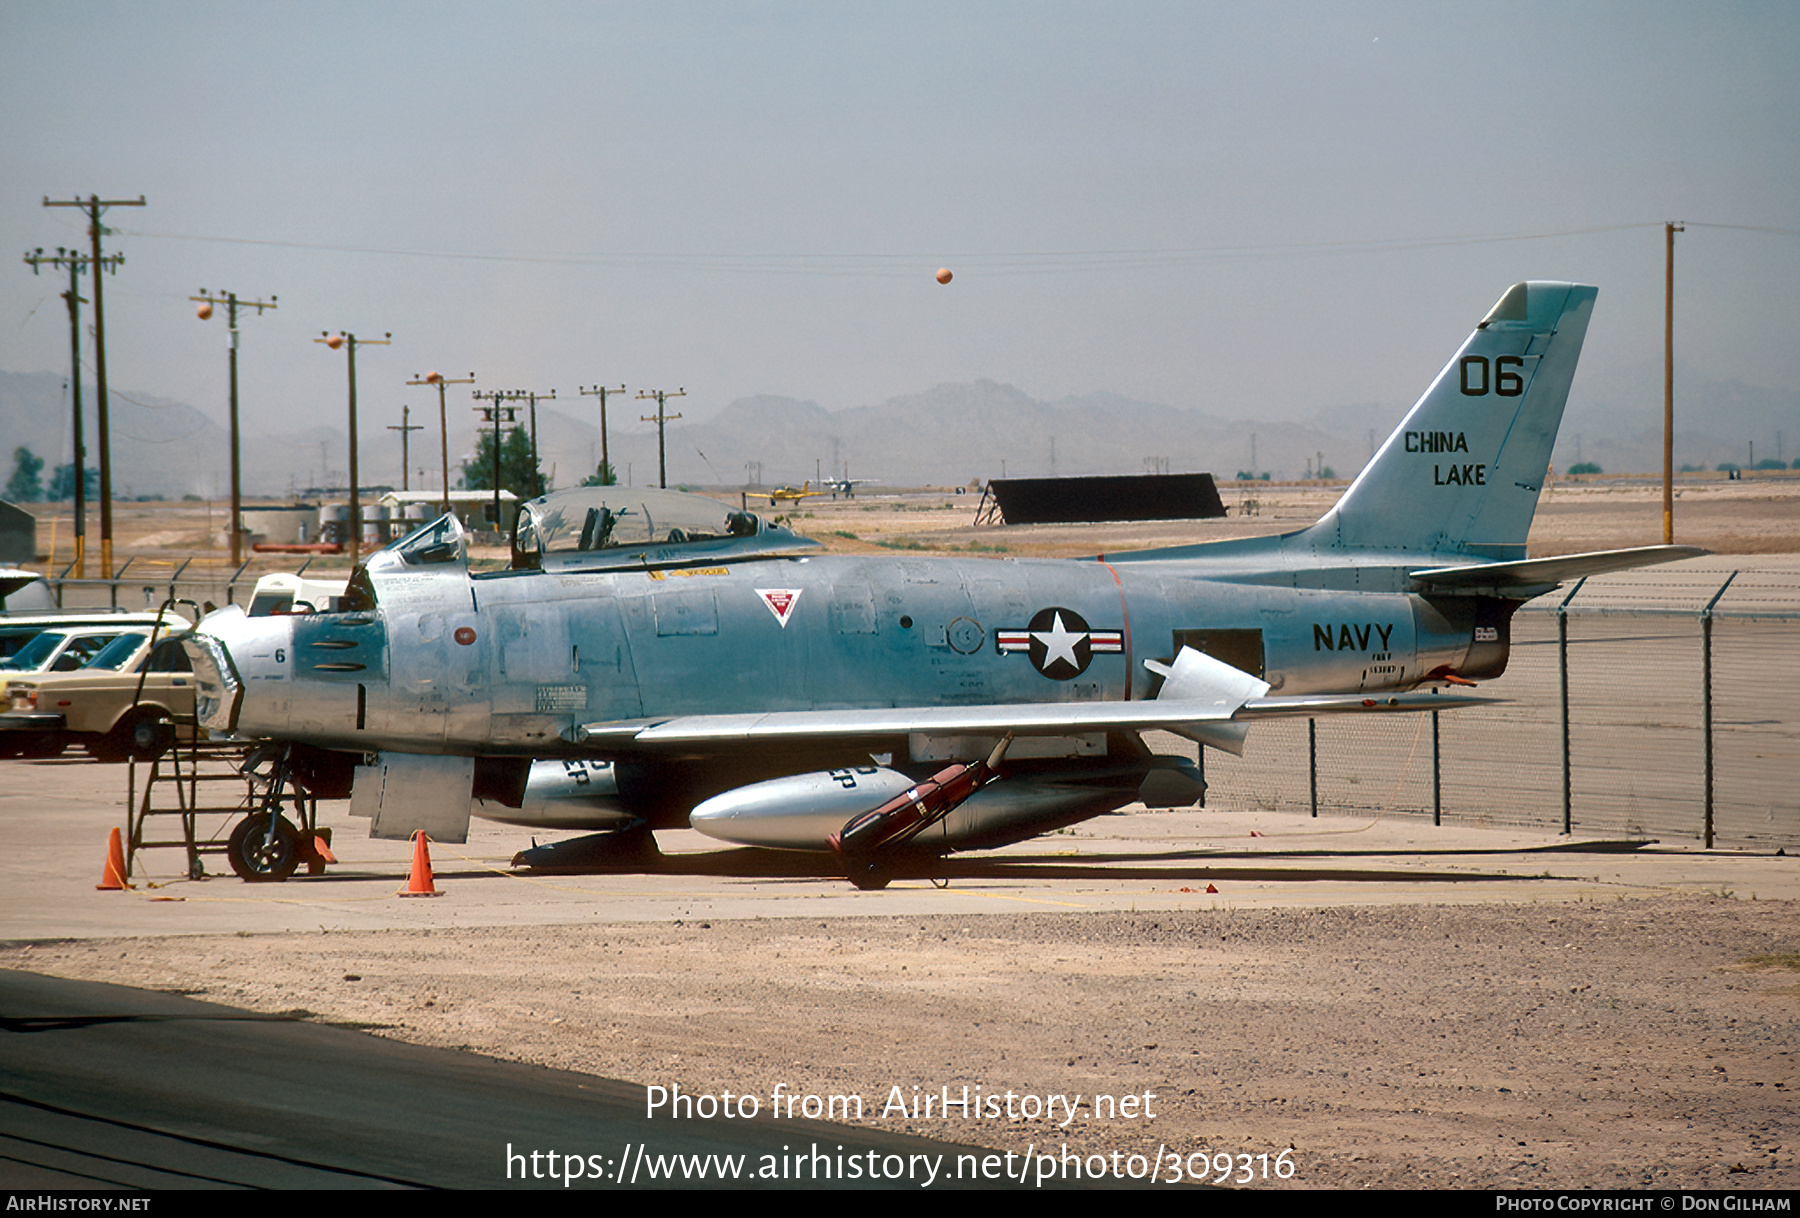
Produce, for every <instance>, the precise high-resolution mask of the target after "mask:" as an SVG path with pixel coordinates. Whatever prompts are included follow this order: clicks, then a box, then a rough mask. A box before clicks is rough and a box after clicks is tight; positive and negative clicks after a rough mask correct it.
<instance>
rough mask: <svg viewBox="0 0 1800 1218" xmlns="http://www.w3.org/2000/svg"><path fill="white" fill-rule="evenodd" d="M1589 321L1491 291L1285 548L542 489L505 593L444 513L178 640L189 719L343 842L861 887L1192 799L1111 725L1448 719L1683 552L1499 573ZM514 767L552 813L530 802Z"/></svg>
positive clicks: (282, 841) (1180, 768) (267, 821)
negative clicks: (1599, 580) (791, 521)
mask: <svg viewBox="0 0 1800 1218" xmlns="http://www.w3.org/2000/svg"><path fill="white" fill-rule="evenodd" d="M1595 295H1596V290H1595V289H1594V288H1592V287H1586V286H1583V285H1580V284H1572V283H1553V282H1529V283H1519V284H1515V285H1513V286H1512V287H1510V288H1508V289H1507V290H1506V292H1505V293H1504V294H1503V295H1502V296H1501V298H1500V300H1499V302H1498V303H1497V304H1496V305H1495V306H1494V307H1493V308H1492V309H1490V310H1489V311H1488V312H1487V314H1486V315H1485V316H1484V317H1483V318H1482V319H1481V321H1480V322H1479V324H1477V325H1476V326H1475V328H1474V330H1473V331H1472V332H1471V333H1470V334H1469V337H1468V338H1467V340H1466V341H1464V342H1463V344H1462V345H1461V347H1459V348H1458V350H1457V351H1456V353H1455V354H1454V355H1453V356H1451V358H1450V362H1449V363H1448V364H1446V365H1445V367H1444V370H1443V371H1442V372H1441V373H1439V374H1438V376H1437V378H1436V379H1435V380H1434V381H1432V383H1431V385H1430V386H1429V387H1428V388H1427V389H1426V390H1425V393H1424V395H1423V396H1422V397H1420V398H1419V400H1418V402H1417V404H1415V405H1414V406H1413V407H1412V409H1411V410H1410V411H1409V412H1408V413H1407V415H1406V417H1405V418H1404V419H1403V420H1402V421H1401V423H1400V425H1399V427H1398V428H1396V429H1395V431H1394V433H1393V434H1392V435H1391V436H1389V437H1388V439H1387V442H1386V443H1385V444H1384V445H1383V446H1382V447H1381V449H1380V451H1379V452H1377V453H1376V455H1375V457H1374V459H1373V460H1371V461H1370V462H1369V464H1368V466H1367V467H1366V468H1365V469H1364V470H1363V471H1362V473H1361V474H1360V475H1358V477H1357V478H1356V480H1355V481H1354V482H1353V483H1352V484H1351V486H1350V488H1349V489H1348V490H1347V491H1345V492H1344V494H1343V496H1342V497H1341V498H1340V499H1339V500H1338V502H1337V503H1336V504H1335V505H1334V506H1333V507H1332V508H1331V510H1330V511H1328V512H1327V513H1326V514H1325V515H1324V517H1323V518H1322V519H1320V520H1319V521H1318V522H1317V523H1315V524H1313V525H1311V526H1309V527H1307V528H1304V529H1300V530H1298V531H1297V532H1293V533H1288V534H1284V535H1282V536H1276V537H1257V538H1243V539H1237V540H1230V541H1220V542H1213V543H1209V544H1197V545H1185V546H1176V547H1173V548H1169V549H1158V550H1146V551H1137V552H1132V553H1123V554H1105V555H1100V556H1096V557H1094V558H1091V559H1084V560H1062V559H1043V560H1036V559H1024V558H982V557H975V556H957V557H944V558H928V557H907V556H899V555H895V556H887V555H866V556H865V555H826V554H823V553H821V552H820V550H821V548H820V547H819V546H818V544H817V543H816V542H812V541H809V540H808V539H806V538H803V537H800V536H797V535H796V534H794V533H792V532H790V531H788V530H787V529H784V528H780V527H777V526H774V525H771V524H769V523H767V522H765V521H763V520H761V519H759V518H757V517H756V516H754V515H751V514H750V513H747V512H739V511H733V510H731V509H729V508H728V507H726V506H725V505H722V504H720V503H717V502H715V501H712V500H707V499H700V498H696V497H692V496H682V495H675V494H672V493H669V492H654V491H634V490H629V489H626V488H621V487H616V486H614V487H594V488H586V489H581V490H571V491H561V492H557V493H555V494H551V495H548V496H545V497H543V498H539V499H534V500H532V501H531V502H529V503H526V504H524V505H523V506H522V508H521V509H520V512H519V516H518V526H517V530H516V532H515V534H514V537H513V549H512V564H511V569H509V570H505V571H497V572H479V573H478V572H472V571H470V570H469V567H468V561H467V554H466V544H465V540H464V537H463V534H462V530H461V528H460V527H459V526H458V524H457V522H456V519H455V517H453V516H446V517H444V518H442V519H440V520H438V521H436V522H434V523H432V524H430V525H427V526H425V527H424V528H421V529H419V530H418V531H417V532H415V533H413V534H412V535H411V536H409V537H407V538H406V539H404V540H403V541H401V542H399V543H397V544H396V545H394V546H393V547H391V548H389V549H387V550H383V551H381V552H379V553H377V554H374V555H372V556H371V557H370V558H369V559H368V560H367V562H366V563H364V565H363V566H362V567H361V568H360V569H359V570H357V572H356V573H355V575H354V576H353V577H352V579H351V581H350V587H349V591H348V593H347V595H346V597H345V598H344V601H343V602H342V604H341V607H340V608H339V610H338V611H336V612H328V613H315V614H310V615H305V616H298V617H273V618H250V617H246V616H245V615H244V614H243V612H242V611H241V610H237V609H233V608H226V609H221V610H218V611H217V612H214V613H212V614H210V615H208V616H207V617H206V618H205V619H204V620H203V621H202V622H201V623H200V625H199V627H198V629H197V630H196V632H195V633H194V634H193V635H192V636H190V641H189V642H188V644H187V645H188V646H189V648H190V649H191V651H192V654H193V660H194V668H195V672H196V674H197V676H198V677H199V678H200V701H199V715H200V718H201V721H202V722H203V723H204V724H205V725H206V726H207V727H208V728H209V729H210V730H211V731H213V732H214V733H228V734H233V735H235V736H238V737H242V738H252V739H264V740H268V741H272V742H276V743H277V744H278V745H279V746H280V747H278V748H277V749H276V750H275V751H277V752H279V753H280V755H281V758H282V760H281V763H280V765H281V767H282V772H283V774H284V775H285V777H286V778H287V780H289V781H295V782H299V783H301V784H303V785H304V786H305V787H307V788H308V789H310V790H312V791H313V792H314V793H315V794H317V795H319V796H321V797H327V798H329V797H338V798H341V797H343V796H344V795H349V796H350V798H351V809H352V811H353V812H356V813H358V814H361V815H367V816H369V817H370V818H371V831H372V833H373V834H374V835H375V836H378V837H399V838H404V837H407V836H409V835H410V834H412V833H413V831H414V830H420V829H422V830H424V831H426V832H427V833H429V834H430V835H431V836H433V837H436V838H439V839H440V840H448V841H462V840H464V837H465V835H466V833H467V827H468V821H469V816H470V815H471V811H472V810H474V811H476V812H479V813H480V814H481V815H484V816H490V817H494V818H496V819H502V820H507V821H511V822H515V823H520V824H528V825H536V826H542V827H557V828H581V829H597V830H609V831H611V832H613V833H614V834H615V835H616V840H617V841H618V842H619V843H620V845H621V849H624V848H625V847H627V846H629V845H631V844H632V843H637V844H640V845H641V844H642V843H645V842H647V841H651V840H653V839H651V838H650V832H651V831H652V830H654V829H656V828H661V827H671V826H682V825H690V824H691V825H692V826H693V827H694V828H696V829H698V830H700V831H702V832H704V833H707V834H710V835H712V836H713V837H716V838H720V839H722V840H724V841H728V842H736V843H743V844H749V845H755V846H763V847H772V848H779V849H790V850H814V851H824V852H831V853H833V855H834V857H836V858H837V859H838V860H839V862H840V864H841V866H842V867H843V869H844V871H845V873H846V874H847V875H848V876H849V878H851V879H852V880H853V881H854V882H856V883H857V884H858V885H861V886H864V887H879V886H880V885H882V884H884V883H886V882H887V881H888V879H889V878H890V877H891V876H892V875H894V874H895V873H896V871H897V870H900V869H904V867H905V866H906V860H907V859H909V858H913V857H916V856H917V855H919V854H926V855H936V854H943V853H947V852H951V851H957V850H966V849H973V848H980V847H988V846H994V845H999V844H1003V843H1006V842H1012V841H1018V840H1021V839H1024V838H1028V837H1031V836H1034V835H1037V834H1041V833H1045V832H1048V831H1051V830H1054V829H1057V828H1060V827H1062V826H1064V825H1068V824H1071V823H1074V822H1076V821H1080V820H1083V819H1086V818H1088V817H1092V816H1096V815H1099V814H1101V813H1104V812H1108V811H1112V810H1114V809H1117V808H1120V807H1123V806H1125V805H1126V804H1129V803H1132V802H1134V801H1136V802H1142V803H1144V804H1146V805H1148V806H1151V807H1186V806H1192V805H1195V804H1198V803H1200V802H1201V800H1202V797H1203V794H1204V791H1205V784H1204V782H1203V781H1202V780H1201V777H1200V774H1199V772H1198V769H1197V767H1196V766H1195V765H1194V763H1193V762H1191V761H1189V760H1188V759H1186V758H1185V757H1179V756H1166V755H1158V754H1156V753H1154V752H1152V751H1151V750H1150V749H1149V748H1148V747H1147V746H1146V745H1145V743H1144V741H1143V739H1142V733H1143V732H1145V731H1147V730H1149V729H1161V730H1166V731H1170V732H1175V733H1178V734H1180V735H1183V736H1186V737H1188V738H1189V739H1191V740H1195V741H1198V742H1200V744H1202V745H1203V746H1205V747H1209V748H1215V749H1222V750H1224V751H1226V752H1230V753H1241V752H1242V750H1243V748H1244V743H1245V737H1246V733H1247V732H1248V731H1249V730H1250V729H1251V728H1252V727H1253V726H1254V724H1256V723H1257V722H1259V721H1260V720H1263V719H1266V718H1270V717H1277V716H1315V715H1327V714H1382V713H1387V712H1390V711H1418V710H1436V709H1442V708H1447V707H1452V706H1456V705H1459V704H1462V703H1465V702H1468V701H1471V700H1472V699H1471V698H1470V696H1469V695H1467V694H1465V693H1457V692H1451V690H1452V689H1453V688H1454V687H1457V686H1463V685H1467V684H1469V683H1471V682H1475V681H1482V680H1488V679H1491V678H1494V677H1498V676H1499V675H1500V674H1501V673H1502V672H1503V671H1504V670H1505V668H1506V663H1507V655H1508V650H1509V643H1510V624H1511V621H1512V616H1513V613H1514V611H1515V610H1516V609H1517V608H1518V607H1519V606H1520V605H1521V604H1523V603H1524V602H1525V601H1527V600H1529V599H1531V598H1532V597H1535V596H1539V595H1541V594H1543V593H1545V592H1547V591H1549V590H1551V589H1552V588H1554V587H1555V586H1556V585H1557V583H1558V582H1559V581H1562V580H1566V579H1571V578H1575V577H1578V576H1582V575H1590V574H1597V573H1600V572H1606V571H1618V570H1624V569H1627V568H1631V567H1639V566H1645V565H1648V564H1651V563H1660V562H1667V561H1670V560H1672V559H1677V558H1684V557H1688V556H1691V555H1694V554H1698V553H1701V552H1702V551H1699V550H1696V549H1694V548H1692V547H1687V546H1649V547H1644V548H1641V549H1631V550H1615V551H1607V552H1603V553H1594V554H1579V555H1571V556H1564V557H1555V558H1535V559H1534V558H1528V557H1527V556H1526V550H1525V542H1526V535H1527V532H1528V530H1529V529H1530V526H1531V519H1532V515H1533V512H1534V511H1535V509H1536V505H1537V501H1538V494H1539V490H1540V488H1541V486H1542V484H1543V481H1544V478H1545V473H1546V470H1547V469H1548V467H1549V463H1550V451H1551V446H1552V444H1553V443H1554V441H1555V438H1556V431H1557V427H1558V425H1559V423H1560V421H1561V419H1562V414H1563V407H1564V404H1565V402H1566V401H1567V398H1568V393H1569V386H1570V382H1571V380H1572V378H1573V377H1574V374H1575V366H1576V361H1577V357H1578V356H1579V355H1580V352H1581V345H1582V340H1583V337H1584V336H1585V334H1586V331H1587V325H1588V319H1589V316H1590V314H1591V312H1592V309H1593V304H1594V299H1595ZM803 489H807V488H803ZM534 759H538V762H539V769H538V772H539V774H540V775H544V774H545V773H548V775H549V777H550V779H551V780H552V781H551V783H550V784H549V785H550V786H554V785H555V783H556V782H559V781H560V782H565V783H566V784H567V785H568V786H575V787H580V788H582V789H583V790H584V791H585V792H586V794H585V796H584V797H583V798H580V799H547V798H545V797H544V795H545V789H546V784H544V783H542V782H540V783H539V784H537V786H536V788H535V791H534V786H533V783H532V772H533V761H534ZM578 780H579V781H578ZM279 786H280V784H275V788H276V789H279ZM279 812H280V809H279V807H278V806H274V805H271V806H269V807H267V808H265V809H264V811H263V812H262V814H261V815H262V816H263V817H264V819H263V820H261V821H259V822H257V823H258V829H259V831H258V833H255V834H251V835H249V836H250V838H251V839H252V841H253V845H252V847H251V849H252V850H253V851H254V857H253V858H250V859H247V860H246V862H247V864H248V865H249V866H251V867H252V868H254V869H259V870H262V871H266V872H267V873H268V874H270V875H275V874H277V873H279V872H280V871H281V870H282V868H283V867H284V866H285V867H287V868H288V869H290V870H291V867H292V863H291V861H290V860H289V858H288V856H289V855H290V854H291V853H292V851H293V849H294V847H293V845H292V838H293V829H292V826H291V825H289V824H288V823H287V820H286V818H285V817H283V816H281V815H280V814H279Z"/></svg>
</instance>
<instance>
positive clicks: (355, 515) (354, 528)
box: [313, 330, 394, 571]
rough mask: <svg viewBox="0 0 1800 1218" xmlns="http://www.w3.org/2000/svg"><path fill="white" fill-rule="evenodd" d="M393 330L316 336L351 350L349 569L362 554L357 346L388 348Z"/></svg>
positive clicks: (328, 345)
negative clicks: (378, 333)
mask: <svg viewBox="0 0 1800 1218" xmlns="http://www.w3.org/2000/svg"><path fill="white" fill-rule="evenodd" d="M393 337H394V336H393V334H392V332H389V333H386V334H383V335H382V336H381V337H380V338H362V339H359V338H357V337H356V335H354V334H350V333H347V332H345V331H342V330H340V331H338V332H337V333H336V334H324V333H322V332H321V336H320V337H318V338H315V339H313V341H314V342H315V343H324V344H325V345H326V346H327V347H330V348H331V349H332V350H333V351H336V350H337V349H338V348H339V347H345V348H348V350H349V353H350V360H349V363H350V569H351V570H352V571H355V570H356V565H357V560H358V559H360V558H361V557H362V491H361V489H360V488H359V487H358V486H357V477H356V349H357V347H359V346H361V347H387V346H391V345H392V342H393Z"/></svg>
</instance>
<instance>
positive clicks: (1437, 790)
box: [1431, 711, 1444, 825]
mask: <svg viewBox="0 0 1800 1218" xmlns="http://www.w3.org/2000/svg"><path fill="white" fill-rule="evenodd" d="M1431 823H1432V824H1434V825H1441V824H1443V823H1444V788H1443V783H1442V782H1441V780H1440V772H1439V770H1438V713H1437V712H1436V711H1432V712H1431Z"/></svg>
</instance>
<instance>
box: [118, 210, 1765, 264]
mask: <svg viewBox="0 0 1800 1218" xmlns="http://www.w3.org/2000/svg"><path fill="white" fill-rule="evenodd" d="M1689 223H1692V224H1694V225H1695V226H1696V227H1706V228H1722V229H1738V230H1742V231H1746V232H1763V233H1771V234H1776V235H1782V236H1800V230H1795V229H1786V228H1774V227H1766V226H1758V225H1748V224H1728V223H1715V224H1702V223H1701V222H1699V221H1690V222H1689ZM1661 224H1662V222H1661V221H1634V222H1627V223H1620V224H1602V225H1590V226H1585V227H1578V228H1567V229H1553V230H1546V231H1541V232H1526V233H1466V234H1451V235H1445V236H1435V237H1380V238H1360V239H1353V240H1345V241H1318V242H1286V243H1271V244H1261V245H1239V246H1174V247H1164V248H1159V247H1146V248H1128V249H1115V250H1091V249H1090V250H1015V251H969V252H962V253H957V252H949V253H946V252H945V251H942V250H934V251H929V252H918V253H914V252H901V253H876V252H866V251H865V252H852V253H804V254H796V253H757V254H740V253H718V252H711V253H708V252H687V253H675V252H668V251H640V252H624V251H601V252H593V253H576V254H528V253H490V252H477V251H466V250H428V249H402V248H395V247H384V246H355V245H336V244H331V243H328V242H308V241H280V240H272V239H265V238H253V237H223V236H209V235H203V234H192V233H160V232H148V231H145V232H133V234H132V235H134V236H140V237H149V238H155V239H161V240H169V241H201V242H214V243H220V244H228V245H257V246H268V247H272V248H280V249H301V250H319V251H326V252H333V253H345V254H373V255H379V256H384V257H398V258H440V259H448V260H457V261H478V262H516V263H540V264H548V265H559V266H605V267H612V268H628V269H631V268H635V269H648V270H687V271H712V272H725V273H733V274H758V275H780V274H788V275H850V276H865V277H892V278H912V277H914V276H915V275H917V274H918V273H919V271H918V269H917V267H918V265H920V264H921V263H924V262H930V261H933V260H937V259H942V258H947V257H948V258H955V259H956V260H957V261H958V262H960V263H962V264H964V265H966V266H969V267H971V268H974V269H979V270H981V271H983V272H984V273H985V274H988V275H1022V274H1043V273H1051V272H1066V271H1068V270H1072V269H1073V270H1084V269H1085V270H1118V269H1130V268H1135V267H1155V266H1180V265H1188V264H1194V263H1201V262H1207V261H1213V260H1217V259H1229V258H1246V257H1287V256H1302V255H1312V254H1331V253H1342V254H1356V253H1389V252H1401V251H1408V250H1421V249H1438V248H1443V247H1447V246H1459V245H1491V244H1498V243H1505V242H1514V241H1545V240H1553V239H1558V238H1565V237H1582V236H1592V235H1596V234H1601V233H1614V232H1624V231H1628V230H1632V229H1640V228H1658V227H1661ZM119 231H122V232H123V231H128V230H119Z"/></svg>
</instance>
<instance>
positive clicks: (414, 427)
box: [388, 406, 425, 491]
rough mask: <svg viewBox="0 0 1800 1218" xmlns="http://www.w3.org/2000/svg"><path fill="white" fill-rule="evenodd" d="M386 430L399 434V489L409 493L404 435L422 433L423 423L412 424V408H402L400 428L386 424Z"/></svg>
mask: <svg viewBox="0 0 1800 1218" xmlns="http://www.w3.org/2000/svg"><path fill="white" fill-rule="evenodd" d="M388 430H389V431H397V432H399V433H400V489H401V490H403V491H410V490H411V489H412V487H411V486H410V485H409V484H408V483H407V480H406V474H407V463H408V461H410V460H411V458H409V457H408V456H407V448H406V441H407V439H408V436H407V434H406V433H407V432H410V431H424V430H425V425H424V424H423V423H414V422H412V407H411V406H402V407H401V408H400V426H398V427H395V426H394V425H393V424H391V423H390V424H388Z"/></svg>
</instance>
